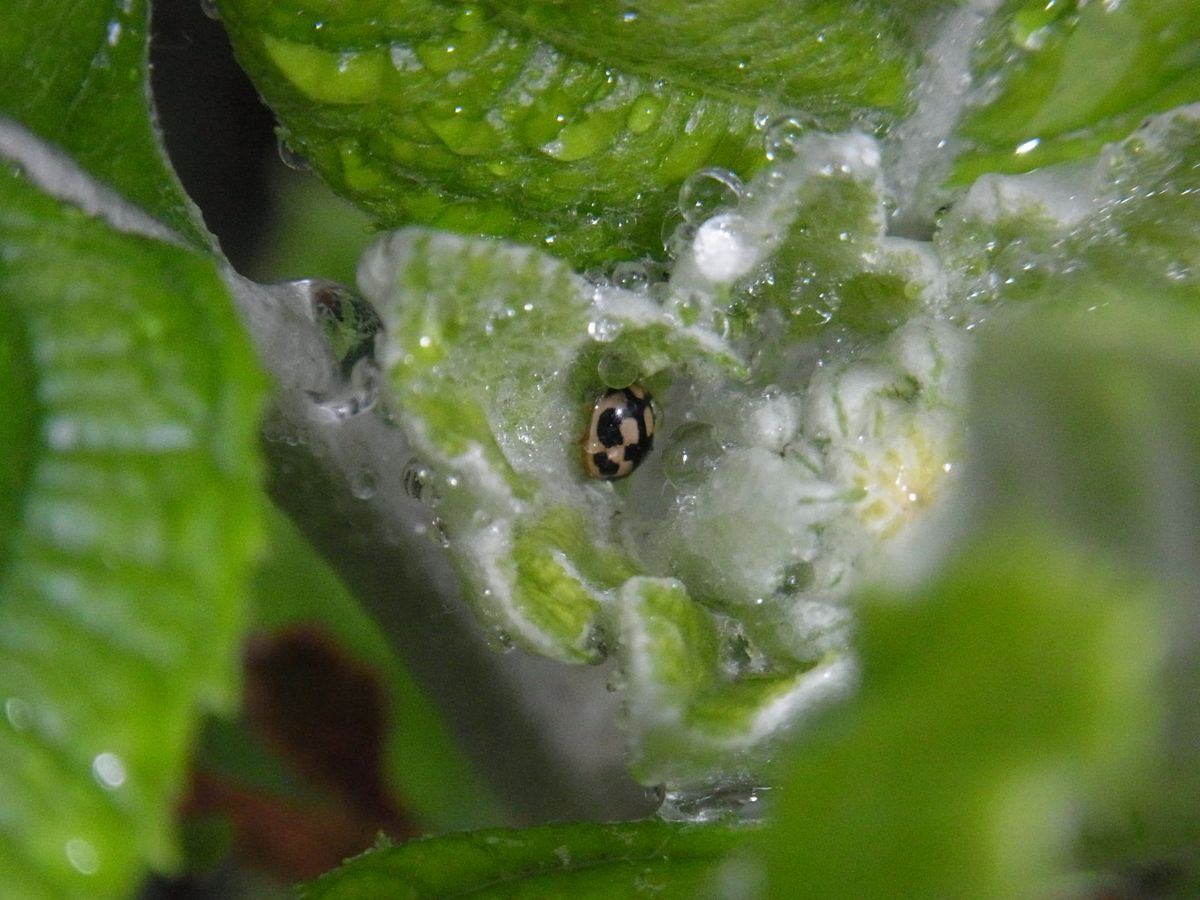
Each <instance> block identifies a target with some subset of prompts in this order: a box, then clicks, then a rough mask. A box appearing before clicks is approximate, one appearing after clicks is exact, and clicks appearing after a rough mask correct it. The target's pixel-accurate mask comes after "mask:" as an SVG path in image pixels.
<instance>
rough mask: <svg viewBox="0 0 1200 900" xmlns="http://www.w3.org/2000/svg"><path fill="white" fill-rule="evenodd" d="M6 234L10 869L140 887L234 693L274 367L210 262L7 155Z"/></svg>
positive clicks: (157, 862)
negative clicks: (59, 193) (204, 714)
mask: <svg viewBox="0 0 1200 900" xmlns="http://www.w3.org/2000/svg"><path fill="white" fill-rule="evenodd" d="M79 177H82V176H79ZM0 247H2V248H3V251H2V252H3V265H2V266H0V303H2V305H3V307H4V310H5V312H4V316H3V319H4V325H3V327H2V328H0V338H3V343H2V346H3V348H4V349H3V351H0V377H2V378H3V379H4V381H3V391H4V394H5V396H6V397H9V398H10V400H9V401H8V402H7V403H6V410H5V411H6V416H5V417H3V421H4V422H5V425H4V426H3V428H4V429H5V438H6V443H5V457H6V462H5V467H4V470H3V471H4V473H5V480H6V485H5V487H6V490H5V491H4V498H5V499H4V502H3V504H2V505H0V513H2V514H3V516H4V518H3V520H2V521H0V540H3V552H0V566H2V568H0V709H2V710H3V718H0V757H2V758H3V759H4V760H5V764H4V766H3V767H0V796H2V797H3V798H4V802H3V804H0V882H2V883H3V884H4V885H5V891H6V892H9V893H11V894H12V895H14V896H20V897H30V898H34V897H54V898H60V897H106V896H127V895H128V893H129V891H130V890H131V889H132V886H133V884H134V882H135V880H136V879H137V878H138V876H139V875H140V874H141V872H142V870H143V867H144V866H145V865H147V864H149V865H152V866H155V867H159V868H163V867H169V866H171V865H172V864H173V862H174V860H175V851H174V847H173V836H172V827H171V821H172V815H173V810H172V799H173V798H174V797H175V796H176V795H177V793H178V792H179V790H180V788H181V781H182V777H183V774H184V767H185V764H186V761H187V754H188V749H189V745H190V743H191V741H192V738H193V736H194V732H195V726H196V721H197V717H198V714H199V712H200V709H201V708H205V709H209V710H213V709H227V708H228V707H229V705H230V704H231V702H232V701H233V699H234V697H235V695H236V689H237V678H236V661H237V650H238V639H239V637H240V634H241V628H242V624H243V604H244V600H245V596H246V594H245V588H246V582H247V579H248V577H249V575H250V570H251V566H252V562H253V558H254V556H255V554H256V551H257V548H258V546H259V528H260V525H259V515H260V505H259V504H260V502H261V501H260V494H259V492H258V481H259V465H258V455H257V433H256V429H257V418H258V413H259V405H260V402H261V397H262V393H263V387H264V385H263V379H262V377H261V375H260V374H259V371H258V368H257V365H256V363H255V361H254V357H253V354H252V351H251V349H250V347H249V344H248V342H247V340H246V337H245V335H244V333H243V332H242V329H241V327H240V325H239V324H238V322H237V321H236V318H235V315H234V312H233V309H232V305H231V302H230V298H229V296H228V294H227V293H226V291H225V288H224V286H223V285H222V283H221V281H220V279H219V277H218V275H217V274H216V272H215V271H214V267H213V265H212V263H211V262H210V261H209V260H207V259H205V258H202V257H200V256H199V255H197V254H196V253H195V252H193V251H190V250H187V249H184V248H182V247H180V246H175V245H171V244H166V243H163V242H161V241H158V240H154V239H150V238H147V237H144V236H141V235H138V234H131V233H123V232H118V231H116V230H114V229H113V228H112V227H110V226H109V225H108V224H107V223H106V222H105V221H103V220H101V219H99V218H92V217H90V216H89V215H86V214H85V213H83V212H81V211H80V210H78V209H76V208H74V207H72V206H68V205H65V204H63V203H61V202H59V201H57V200H54V199H51V198H50V197H47V196H46V195H44V194H42V193H40V192H39V191H38V190H37V189H36V188H34V187H33V186H32V185H30V184H29V183H28V182H27V181H25V180H24V179H23V178H22V176H21V175H20V174H19V172H18V171H16V170H15V167H11V166H5V167H3V168H2V169H0ZM14 414H15V415H14ZM9 440H11V441H13V443H8V441H9ZM13 485H15V487H16V489H15V490H14V491H12V492H11V493H10V492H9V491H8V490H7V488H8V487H9V486H13Z"/></svg>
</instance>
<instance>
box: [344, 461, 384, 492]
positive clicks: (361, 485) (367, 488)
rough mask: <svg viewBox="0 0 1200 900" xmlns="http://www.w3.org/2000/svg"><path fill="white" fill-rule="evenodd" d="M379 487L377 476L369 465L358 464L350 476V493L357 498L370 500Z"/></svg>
mask: <svg viewBox="0 0 1200 900" xmlns="http://www.w3.org/2000/svg"><path fill="white" fill-rule="evenodd" d="M378 489H379V476H378V475H376V474H375V470H374V469H373V468H371V467H370V466H367V465H363V466H359V467H358V469H357V470H355V472H354V473H353V474H352V475H351V476H350V493H352V494H353V495H354V496H355V497H357V498H358V499H359V500H370V499H371V498H372V497H374V496H375V491H377V490H378Z"/></svg>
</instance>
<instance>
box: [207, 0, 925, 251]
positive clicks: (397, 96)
mask: <svg viewBox="0 0 1200 900" xmlns="http://www.w3.org/2000/svg"><path fill="white" fill-rule="evenodd" d="M935 5H937V4H935V3H933V2H930V3H922V4H919V5H918V6H917V7H916V9H915V10H914V11H913V12H910V13H904V14H902V13H898V12H896V11H895V9H894V7H893V6H891V5H888V4H885V3H877V2H859V3H855V4H853V5H848V4H847V5H843V4H841V3H822V2H812V3H803V4H788V5H782V6H781V5H779V4H767V3H762V2H755V3H751V4H747V3H730V2H725V0H719V2H707V3H704V4H699V5H698V4H694V3H691V4H678V3H676V4H668V5H665V6H664V5H663V4H652V3H633V4H617V3H602V4H587V3H573V4H551V3H527V4H508V3H494V4H468V5H462V4H457V3H450V2H445V0H378V2H372V3H369V4H357V5H355V6H354V7H353V8H350V7H348V6H347V5H345V4H341V3H331V2H327V0H312V2H308V3H305V4H303V5H301V6H300V7H297V6H296V5H295V4H293V3H281V2H276V0H223V2H222V3H221V5H220V8H221V12H222V16H223V18H224V20H225V22H226V25H227V27H228V30H229V33H230V36H231V38H232V40H233V43H234V47H235V50H236V52H237V54H238V57H239V59H240V60H241V62H242V64H243V65H244V66H245V67H246V69H247V71H248V72H249V73H250V74H251V77H252V78H253V79H254V80H255V82H256V84H257V85H258V87H259V90H260V91H261V92H262V94H263V96H264V97H266V98H267V100H268V102H269V103H270V104H271V106H272V108H274V109H275V111H276V113H277V114H278V116H279V117H280V121H281V123H282V132H281V133H282V134H283V136H284V137H285V139H286V140H287V142H288V143H289V145H290V146H291V147H292V148H293V149H294V150H296V151H297V152H298V153H300V154H301V155H303V156H304V157H305V158H307V159H308V160H309V161H310V162H311V163H312V164H313V165H314V166H315V167H316V169H317V171H319V172H320V173H321V175H322V177H324V178H325V179H326V180H327V181H328V182H329V183H330V184H332V185H333V186H334V187H335V188H336V189H337V190H338V191H340V192H342V193H344V194H346V195H347V196H350V197H351V198H353V199H354V200H355V202H357V203H359V204H360V205H362V206H363V207H364V208H365V209H367V210H369V211H370V212H371V213H372V214H374V215H375V216H376V217H377V218H378V219H379V221H380V222H381V223H382V224H383V225H385V226H397V225H403V224H408V223H413V222H416V223H423V224H429V225H436V226H439V227H445V228H450V229H455V230H460V231H465V232H469V233H475V234H489V235H498V236H506V237H511V238H515V239H517V240H520V241H522V242H526V243H532V244H537V245H541V246H545V247H546V248H547V249H549V250H551V251H552V252H554V253H556V254H557V255H560V256H565V257H567V258H570V259H572V260H574V261H576V262H583V261H596V260H614V259H618V258H621V257H625V258H637V257H639V256H643V255H646V254H653V255H661V253H662V233H661V230H662V222H663V219H664V217H665V216H666V214H667V213H668V211H669V210H671V209H673V208H674V207H675V205H676V201H677V196H678V193H679V190H680V186H681V184H682V183H683V182H684V179H685V178H687V176H689V175H690V174H691V173H692V172H694V171H696V170H697V169H699V168H701V167H704V166H718V167H722V168H725V169H729V170H732V171H733V172H736V173H737V174H738V175H740V176H742V177H747V176H749V175H751V174H753V172H754V171H755V170H757V169H759V168H760V167H761V166H762V165H763V164H764V163H765V162H766V159H767V154H766V150H765V146H764V132H763V129H764V126H765V124H766V122H767V120H769V119H770V118H771V117H772V115H773V114H779V113H782V112H784V111H792V110H795V109H797V108H799V109H803V110H805V111H806V115H810V114H829V115H830V116H831V119H832V120H833V121H836V122H838V123H839V124H840V126H841V127H845V125H846V124H847V123H848V121H849V113H858V112H862V111H864V110H865V109H868V108H869V109H871V110H873V111H877V112H880V113H881V115H882V117H883V118H888V117H890V116H893V115H895V114H896V113H897V112H899V111H901V110H902V109H903V108H904V106H905V104H906V102H907V94H908V87H909V85H908V79H909V75H910V73H911V71H912V70H913V68H914V67H915V57H916V50H915V47H914V41H915V39H914V36H913V33H912V25H913V21H912V20H913V19H919V18H920V12H922V11H924V10H925V9H926V8H927V7H931V6H935ZM812 35H816V36H817V39H815V40H814V39H811V37H810V36H812ZM667 38H669V40H668V39H667ZM781 73H783V74H781Z"/></svg>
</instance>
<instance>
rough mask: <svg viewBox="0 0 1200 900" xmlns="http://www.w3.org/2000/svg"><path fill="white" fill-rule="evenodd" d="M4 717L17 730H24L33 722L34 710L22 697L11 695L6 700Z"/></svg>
mask: <svg viewBox="0 0 1200 900" xmlns="http://www.w3.org/2000/svg"><path fill="white" fill-rule="evenodd" d="M4 717H5V718H6V719H8V724H9V725H11V726H12V727H13V728H15V729H16V730H17V731H24V730H25V729H27V728H28V727H29V726H30V725H32V724H33V710H31V709H30V708H29V704H28V703H26V702H25V701H24V700H22V699H21V698H20V697H9V698H8V699H7V700H5V701H4Z"/></svg>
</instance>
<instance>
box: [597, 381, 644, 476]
mask: <svg viewBox="0 0 1200 900" xmlns="http://www.w3.org/2000/svg"><path fill="white" fill-rule="evenodd" d="M653 446H654V406H653V405H652V403H651V399H650V395H649V394H648V393H646V389H645V388H644V387H642V386H641V385H640V384H631V385H630V386H629V387H627V388H621V389H620V390H612V391H605V393H604V395H603V396H602V397H601V398H600V399H599V400H597V401H596V405H595V407H594V408H593V409H592V422H591V424H590V425H589V426H588V430H587V434H586V435H585V436H584V438H583V467H584V469H585V470H586V471H587V473H588V475H590V476H591V477H592V478H603V479H606V480H611V479H614V478H624V477H625V476H626V475H628V474H629V473H630V472H632V471H633V470H634V469H636V468H637V467H638V465H639V464H640V463H641V461H642V460H643V459H645V458H646V454H647V453H649V452H650V449H651V448H652V447H653Z"/></svg>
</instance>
